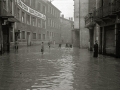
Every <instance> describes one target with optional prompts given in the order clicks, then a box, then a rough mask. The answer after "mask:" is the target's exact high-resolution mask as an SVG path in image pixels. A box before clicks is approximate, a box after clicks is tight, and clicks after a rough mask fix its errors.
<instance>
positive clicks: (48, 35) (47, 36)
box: [47, 31, 49, 39]
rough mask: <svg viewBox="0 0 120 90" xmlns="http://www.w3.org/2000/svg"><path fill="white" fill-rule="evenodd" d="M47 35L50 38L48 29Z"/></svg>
mask: <svg viewBox="0 0 120 90" xmlns="http://www.w3.org/2000/svg"><path fill="white" fill-rule="evenodd" d="M47 37H48V39H49V31H47Z"/></svg>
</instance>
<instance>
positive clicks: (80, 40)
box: [73, 0, 89, 48]
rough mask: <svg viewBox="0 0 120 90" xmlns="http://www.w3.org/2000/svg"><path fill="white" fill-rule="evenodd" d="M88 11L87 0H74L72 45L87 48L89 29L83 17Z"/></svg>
mask: <svg viewBox="0 0 120 90" xmlns="http://www.w3.org/2000/svg"><path fill="white" fill-rule="evenodd" d="M87 13H88V0H74V30H73V46H77V47H80V48H88V42H89V31H88V29H87V28H85V21H84V17H85V16H86V14H87Z"/></svg>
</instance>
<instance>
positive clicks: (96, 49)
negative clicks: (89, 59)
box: [93, 41, 98, 57]
mask: <svg viewBox="0 0 120 90" xmlns="http://www.w3.org/2000/svg"><path fill="white" fill-rule="evenodd" d="M93 57H98V43H97V41H95V44H94V53H93Z"/></svg>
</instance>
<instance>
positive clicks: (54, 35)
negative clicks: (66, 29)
mask: <svg viewBox="0 0 120 90" xmlns="http://www.w3.org/2000/svg"><path fill="white" fill-rule="evenodd" d="M60 13H61V11H60V10H59V9H57V8H56V7H55V6H54V5H53V4H52V3H51V2H48V3H47V15H46V16H47V29H46V35H47V37H46V38H47V41H50V42H54V43H60V40H61V27H60V25H61V22H60Z"/></svg>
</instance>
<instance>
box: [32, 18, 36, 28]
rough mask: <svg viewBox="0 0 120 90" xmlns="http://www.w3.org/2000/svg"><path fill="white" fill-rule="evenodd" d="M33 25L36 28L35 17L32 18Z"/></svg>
mask: <svg viewBox="0 0 120 90" xmlns="http://www.w3.org/2000/svg"><path fill="white" fill-rule="evenodd" d="M32 25H33V26H36V18H35V17H33V18H32Z"/></svg>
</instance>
